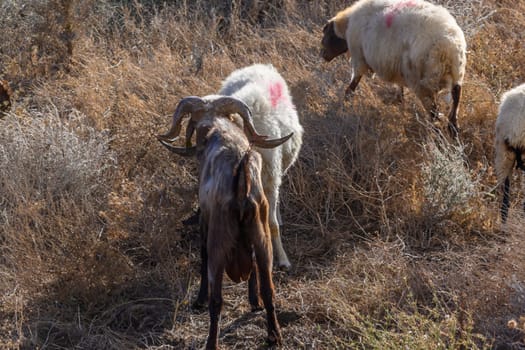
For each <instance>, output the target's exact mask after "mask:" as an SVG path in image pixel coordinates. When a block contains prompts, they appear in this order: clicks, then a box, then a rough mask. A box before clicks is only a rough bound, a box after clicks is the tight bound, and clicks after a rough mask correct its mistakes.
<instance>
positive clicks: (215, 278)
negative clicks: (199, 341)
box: [158, 97, 292, 349]
mask: <svg viewBox="0 0 525 350" xmlns="http://www.w3.org/2000/svg"><path fill="white" fill-rule="evenodd" d="M230 113H238V114H239V115H240V116H241V117H242V118H243V119H244V122H245V127H244V129H245V130H246V133H247V134H248V135H249V136H248V137H247V135H246V134H245V133H244V132H243V130H241V129H240V128H239V127H238V126H237V125H236V124H235V123H234V122H233V121H231V120H230V119H229V118H227V117H228V116H229V114H230ZM184 114H190V115H191V119H190V122H189V124H188V127H187V131H186V136H187V139H186V147H185V148H178V147H174V146H172V145H171V144H170V143H168V142H167V141H168V140H170V136H171V135H172V134H170V133H168V135H161V136H158V138H159V140H160V141H161V142H162V144H163V145H164V146H166V147H167V148H168V149H170V150H171V151H173V152H175V153H177V154H181V155H186V156H187V155H193V154H195V153H196V155H197V159H198V162H199V205H200V208H201V215H200V230H201V238H202V241H201V242H202V245H201V259H202V265H201V285H200V290H199V294H198V297H197V300H196V302H195V305H196V306H202V305H204V304H205V303H206V302H207V301H208V308H209V313H210V331H209V336H208V341H207V343H206V348H207V349H217V348H218V333H219V318H220V311H221V308H222V302H223V300H222V279H223V272H224V271H226V273H227V274H228V276H229V277H230V278H231V279H232V280H233V281H235V282H240V281H244V280H247V279H249V284H248V285H249V301H250V304H251V307H252V310H258V309H260V308H261V306H260V299H261V298H262V301H263V303H264V307H265V309H266V313H267V323H268V342H269V343H270V344H280V343H281V333H280V330H279V323H278V322H277V317H276V313H275V307H274V298H275V292H274V285H273V282H272V243H271V242H272V241H271V235H270V227H269V217H268V215H269V214H268V210H269V206H268V201H267V199H266V195H265V194H264V191H263V185H262V181H261V167H262V159H261V155H260V154H259V153H258V152H256V151H254V150H252V148H251V143H253V144H254V145H257V146H259V147H265V148H273V147H277V146H279V145H280V144H282V143H284V142H285V141H286V140H288V139H289V138H290V137H291V136H292V135H288V136H286V137H284V138H281V139H275V140H267V139H266V137H265V136H261V135H258V134H257V133H256V132H255V129H254V128H253V124H252V123H251V115H250V111H249V109H248V107H246V105H244V103H243V102H241V101H240V100H236V99H234V98H229V97H228V98H221V99H218V100H217V99H216V100H213V101H206V100H203V99H201V98H199V97H189V98H186V99H183V100H182V101H181V102H180V103H179V106H177V110H176V111H175V115H174V117H173V126H172V131H173V130H175V131H176V133H177V134H178V132H179V131H180V125H181V120H182V117H183V116H184ZM195 130H196V133H197V137H196V138H197V142H196V144H197V145H196V146H195V147H192V146H191V136H192V134H193V132H194V131H195Z"/></svg>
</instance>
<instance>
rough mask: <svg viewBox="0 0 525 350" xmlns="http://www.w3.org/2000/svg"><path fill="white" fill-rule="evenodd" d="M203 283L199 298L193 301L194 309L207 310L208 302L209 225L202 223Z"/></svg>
mask: <svg viewBox="0 0 525 350" xmlns="http://www.w3.org/2000/svg"><path fill="white" fill-rule="evenodd" d="M200 230H201V283H200V287H199V294H198V295H197V300H195V301H194V302H193V305H192V307H193V309H196V310H205V307H206V305H207V303H208V251H207V239H206V237H207V227H206V225H204V224H201V228H200Z"/></svg>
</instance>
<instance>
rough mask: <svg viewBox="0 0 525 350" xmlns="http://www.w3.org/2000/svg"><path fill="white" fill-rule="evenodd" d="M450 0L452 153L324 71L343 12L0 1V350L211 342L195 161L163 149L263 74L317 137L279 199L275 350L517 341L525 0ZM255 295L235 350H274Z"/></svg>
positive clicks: (407, 102)
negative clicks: (502, 208) (506, 111)
mask: <svg viewBox="0 0 525 350" xmlns="http://www.w3.org/2000/svg"><path fill="white" fill-rule="evenodd" d="M349 3H351V1H346V2H345V4H349ZM438 3H440V4H443V5H444V6H446V7H448V8H449V9H450V10H451V11H452V12H453V13H454V15H455V16H456V18H457V19H458V23H460V25H461V26H462V27H463V28H464V30H465V33H466V36H467V41H468V46H469V53H468V65H467V76H466V81H465V84H464V95H463V97H464V98H463V101H462V105H461V111H460V120H459V121H460V126H461V127H462V131H461V133H460V136H461V141H460V142H459V143H456V142H451V141H450V140H449V139H448V138H446V137H443V136H442V135H441V133H440V132H439V130H444V129H445V128H443V126H442V125H437V127H438V129H439V130H438V131H436V128H435V126H434V125H430V124H429V122H428V121H427V120H426V115H425V113H424V111H423V108H422V106H421V105H420V104H419V102H418V101H417V99H416V98H415V97H414V95H413V94H411V93H408V94H405V98H404V101H402V102H400V101H399V98H398V89H397V88H396V87H395V86H392V85H388V84H384V83H383V82H381V81H379V80H378V79H373V78H371V77H367V78H365V79H364V80H363V82H362V83H361V85H360V86H359V89H358V90H357V93H356V96H354V97H352V98H351V99H349V100H345V99H343V97H342V93H343V91H344V88H345V86H346V84H348V82H349V80H350V76H349V66H348V63H347V62H346V61H345V60H343V59H337V60H335V61H334V62H331V63H329V64H327V63H323V62H321V60H320V58H319V57H318V46H319V40H320V35H321V34H320V31H321V27H322V25H323V24H324V21H325V20H326V19H327V18H329V17H331V16H332V15H333V14H334V13H335V12H336V11H337V10H339V9H341V8H342V7H343V6H344V5H342V4H341V3H340V2H339V1H332V0H324V1H318V2H311V1H309V2H303V1H295V0H276V1H266V2H262V1H229V2H228V1H214V0H199V1H179V0H177V1H173V2H169V3H166V2H160V1H153V0H144V1H120V2H112V1H109V0H107V1H78V0H73V1H64V0H38V1H9V0H7V1H3V2H0V12H1V13H4V14H5V15H3V16H1V17H0V26H1V28H2V30H3V32H2V34H3V37H4V38H8V39H7V40H3V41H1V42H0V81H1V80H5V81H6V82H7V83H8V85H5V84H4V85H3V86H5V87H6V90H7V89H9V93H10V95H11V100H10V104H11V105H10V106H9V107H10V111H9V112H7V113H6V115H5V116H4V117H3V118H2V119H1V120H0V124H1V125H0V223H1V225H0V276H1V278H0V296H1V299H0V348H7V349H35V348H39V349H73V348H75V349H188V348H190V349H193V348H201V347H202V346H203V344H204V342H205V337H206V334H207V327H208V315H207V314H206V313H201V314H199V313H195V312H194V311H192V310H191V309H190V307H189V305H190V303H191V300H192V299H193V298H194V296H195V293H196V289H197V280H198V266H199V258H198V256H199V252H198V245H199V242H198V234H197V233H196V232H195V231H194V230H193V229H191V228H187V227H183V226H182V225H181V223H180V221H181V219H183V218H185V217H187V216H188V215H190V214H191V212H192V209H193V208H194V207H195V205H196V194H195V189H196V177H195V176H196V172H195V164H194V163H193V162H192V161H189V160H186V159H179V158H176V157H174V156H171V155H168V154H167V153H166V152H164V150H163V149H162V147H161V146H160V145H159V144H158V143H157V142H156V141H155V139H154V137H152V136H153V135H154V134H156V133H159V132H163V131H164V130H166V128H167V127H168V124H169V117H168V115H169V114H171V113H172V112H173V110H174V107H175V105H176V103H177V102H178V100H179V99H180V98H181V97H183V96H186V95H205V94H209V93H212V92H214V91H217V90H218V88H219V85H220V81H221V80H222V79H223V78H224V77H225V76H226V75H228V74H229V73H230V72H231V71H233V70H234V69H236V68H238V67H242V66H245V65H248V64H251V63H255V62H263V63H272V64H274V65H275V66H276V67H277V69H278V70H279V71H281V72H282V74H283V76H284V77H285V78H286V80H287V81H288V82H289V84H290V87H291V91H292V95H293V98H294V101H295V103H296V106H297V109H298V112H299V114H300V118H301V121H302V123H303V125H304V127H305V130H306V134H305V140H304V146H303V149H302V151H301V155H300V159H299V161H298V162H297V164H296V165H295V166H294V168H293V169H291V171H290V174H289V176H288V177H287V178H286V182H285V185H284V186H283V190H282V193H283V194H282V201H283V203H282V204H283V205H282V208H283V218H284V221H285V228H284V233H283V239H284V244H285V246H286V249H287V251H288V252H289V256H290V258H291V260H292V263H293V264H294V267H293V270H292V271H291V272H290V273H288V274H284V273H281V272H275V274H274V280H275V283H276V290H277V306H278V313H279V316H278V317H279V320H280V323H281V325H282V327H283V338H284V346H283V348H286V349H297V348H303V349H333V348H352V349H354V348H355V349H387V348H388V349H428V348H431V349H460V348H464V349H471V348H478V349H486V348H491V347H492V348H501V349H511V348H516V349H517V348H519V347H520V346H524V344H525V342H524V339H523V338H524V335H525V331H524V330H523V324H522V323H523V322H522V321H520V317H521V316H523V305H524V302H525V284H524V281H525V273H524V272H523V271H525V269H524V266H523V263H522V261H523V259H522V258H521V256H522V252H523V249H524V248H525V247H524V243H523V239H522V237H521V234H522V233H523V227H524V224H525V219H524V218H523V213H522V212H521V208H522V206H521V202H522V201H523V197H524V196H523V192H522V191H521V190H519V188H518V186H517V184H518V183H520V182H521V177H517V179H515V180H514V181H513V182H514V183H515V184H516V185H515V186H514V188H513V196H512V199H513V202H512V209H511V211H510V217H509V222H508V223H507V224H506V226H505V227H502V226H501V224H500V222H499V219H498V207H499V195H500V193H499V190H498V189H495V188H494V186H495V185H496V182H495V181H496V180H495V176H494V171H493V169H492V158H493V153H492V152H493V151H492V146H493V125H494V121H495V117H496V110H497V103H498V101H499V97H500V96H501V94H502V92H503V91H505V90H506V89H508V88H510V87H512V86H515V85H517V84H519V83H521V82H523V81H524V80H525V66H524V65H523V62H524V61H525V47H524V46H523V42H524V35H525V34H524V33H525V16H524V15H523V13H524V11H525V1H522V0H520V1H517V2H516V1H493V0H479V1H438ZM0 103H1V102H0ZM445 107H446V106H445V105H444V104H443V108H445ZM518 176H519V175H518ZM246 289H247V288H246V286H245V285H244V284H240V285H234V284H232V283H230V282H228V283H227V285H226V286H225V288H224V297H225V300H226V305H225V308H224V311H223V318H222V321H221V325H222V331H221V339H220V343H221V344H222V345H223V346H224V348H231V349H245V348H261V347H262V348H264V337H265V321H264V314H262V313H255V314H252V313H250V312H249V309H248V305H247V304H248V303H247V300H246V299H247V298H246V294H247V293H246ZM512 319H515V320H518V321H516V322H515V323H512V322H511V324H510V325H511V326H512V327H511V328H509V327H508V326H507V323H508V321H510V320H512ZM520 322H521V323H520Z"/></svg>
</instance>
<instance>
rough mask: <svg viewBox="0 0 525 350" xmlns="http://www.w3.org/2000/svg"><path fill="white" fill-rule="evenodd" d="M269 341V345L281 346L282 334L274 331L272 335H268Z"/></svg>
mask: <svg viewBox="0 0 525 350" xmlns="http://www.w3.org/2000/svg"><path fill="white" fill-rule="evenodd" d="M266 341H267V342H268V346H281V345H282V341H281V335H280V334H277V335H276V334H275V333H273V334H272V335H269V336H268V339H267V340H266Z"/></svg>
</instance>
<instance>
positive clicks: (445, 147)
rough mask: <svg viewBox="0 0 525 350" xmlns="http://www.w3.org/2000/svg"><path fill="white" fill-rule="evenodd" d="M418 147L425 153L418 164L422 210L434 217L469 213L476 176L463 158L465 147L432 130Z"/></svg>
mask: <svg viewBox="0 0 525 350" xmlns="http://www.w3.org/2000/svg"><path fill="white" fill-rule="evenodd" d="M422 151H423V152H424V153H425V154H426V155H427V156H428V157H427V158H426V160H425V162H424V163H423V164H422V165H421V176H422V179H423V180H422V182H423V193H424V196H423V210H424V211H425V213H426V214H427V215H429V216H432V217H433V218H434V219H435V220H436V221H442V220H445V219H450V218H451V217H452V216H454V215H456V216H460V215H465V214H469V213H470V211H471V210H473V208H472V206H471V205H470V204H471V199H472V198H473V197H474V196H476V195H478V193H479V189H477V188H476V187H477V183H478V182H479V180H478V179H476V175H475V174H473V173H472V171H471V170H470V169H469V165H468V164H467V162H466V160H465V147H464V146H463V145H462V144H461V143H451V142H449V141H448V140H447V139H446V138H444V137H443V136H442V135H440V134H437V133H436V134H434V137H429V140H428V142H427V143H425V144H424V145H423V146H422Z"/></svg>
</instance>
